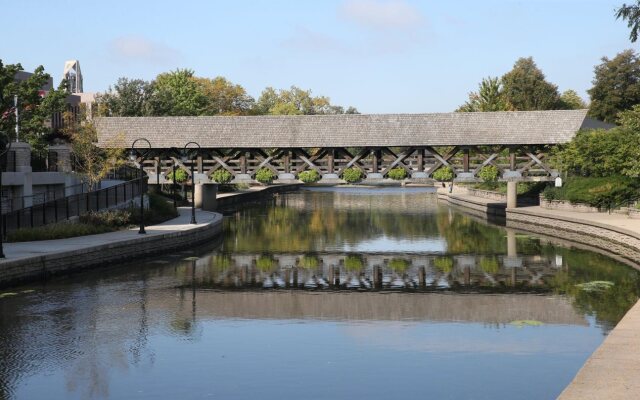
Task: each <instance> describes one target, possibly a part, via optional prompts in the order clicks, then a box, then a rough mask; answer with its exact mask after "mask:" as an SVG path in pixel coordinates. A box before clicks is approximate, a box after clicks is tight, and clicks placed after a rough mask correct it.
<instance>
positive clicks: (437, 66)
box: [0, 0, 638, 113]
mask: <svg viewBox="0 0 640 400" xmlns="http://www.w3.org/2000/svg"><path fill="white" fill-rule="evenodd" d="M623 2H624V0H526V1H516V0H482V1H478V0H457V1H435V0H430V1H414V0H323V1H308V0H297V1H290V0H269V1H257V0H254V1H249V0H235V1H214V0H210V1H204V0H200V1H198V0H180V1H164V0H156V1H146V0H129V1H121V0H109V1H100V2H97V1H87V2H79V1H67V0H56V1H51V0H24V1H10V0H0V3H6V4H4V5H3V6H2V8H1V9H2V16H1V17H0V18H1V19H2V25H3V28H2V30H3V32H4V33H5V35H4V39H3V40H2V41H0V59H2V60H3V62H4V63H16V62H20V63H22V65H23V67H24V68H25V69H26V70H32V69H33V68H35V67H36V66H38V65H40V64H42V65H44V67H45V68H46V70H47V72H49V73H51V74H52V75H53V76H54V79H55V80H56V83H57V82H58V81H59V79H60V75H61V73H62V68H63V66H64V61H65V60H67V59H78V60H80V65H81V68H82V72H83V75H84V89H85V91H103V90H105V89H106V88H107V87H108V86H109V85H111V84H113V83H114V82H115V81H116V79H117V78H118V77H121V76H126V77H130V78H144V79H152V78H153V77H155V76H156V75H157V74H158V73H160V72H163V71H168V70H172V69H175V68H191V69H193V70H195V72H196V74H197V75H199V76H207V77H215V76H218V75H222V76H225V77H227V78H228V79H230V80H231V81H233V82H234V83H239V84H241V85H243V86H244V87H245V88H246V89H247V91H248V92H249V94H251V95H252V96H254V97H258V96H259V94H260V92H261V91H262V89H264V88H265V87H266V86H273V87H275V88H288V87H289V86H291V85H296V86H298V87H301V88H304V89H312V90H313V93H314V94H315V95H326V96H329V97H331V100H332V102H333V103H335V104H339V105H344V106H349V105H353V106H355V107H357V108H358V109H359V110H360V111H361V112H363V113H385V112H388V113H400V112H406V113H420V112H446V111H452V110H454V109H455V108H456V107H457V106H458V105H460V104H462V103H463V102H464V101H465V100H466V98H467V93H468V92H469V91H471V90H475V89H476V87H477V85H478V82H479V81H480V80H481V79H482V78H483V77H486V76H499V75H502V74H503V73H505V72H507V71H508V70H509V69H511V67H512V65H513V63H514V62H515V60H516V59H517V58H519V57H527V56H533V58H534V60H535V61H536V62H537V64H538V66H539V67H540V68H541V69H542V70H543V71H544V73H545V74H546V76H547V79H549V80H550V81H551V82H553V83H555V84H556V85H558V86H559V89H560V90H561V91H563V90H566V89H574V90H576V91H578V93H579V94H580V95H581V96H582V97H584V98H585V99H587V98H588V96H587V94H586V90H587V89H588V88H590V87H591V80H592V79H593V67H594V65H596V64H598V63H599V62H600V58H601V57H603V56H608V57H613V56H615V55H616V53H618V52H620V51H622V50H624V49H626V48H636V49H637V47H638V45H637V44H631V43H630V42H629V40H628V29H627V27H626V24H625V23H624V22H622V21H616V20H615V18H614V16H613V13H614V11H613V10H614V9H615V8H617V7H619V6H620V4H622V3H623ZM627 2H628V1H627ZM11 34H15V39H16V40H13V38H10V36H11Z"/></svg>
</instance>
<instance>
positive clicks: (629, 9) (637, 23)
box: [615, 0, 640, 43]
mask: <svg viewBox="0 0 640 400" xmlns="http://www.w3.org/2000/svg"><path fill="white" fill-rule="evenodd" d="M615 15H616V19H620V18H622V20H623V21H627V26H628V27H629V29H631V32H630V33H629V40H631V42H632V43H635V41H636V40H638V31H639V30H640V0H636V4H629V5H627V4H626V3H624V4H622V7H620V8H618V9H617V10H616V14H615Z"/></svg>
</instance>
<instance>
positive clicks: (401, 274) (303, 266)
mask: <svg viewBox="0 0 640 400" xmlns="http://www.w3.org/2000/svg"><path fill="white" fill-rule="evenodd" d="M197 265H198V266H197V267H196V270H197V271H198V273H197V275H196V276H195V277H194V279H195V282H196V284H197V285H198V287H201V288H220V289H259V288H260V289H306V290H360V291H380V290H382V291H387V290H412V291H420V290H423V291H438V290H454V291H455V290H460V291H482V292H510V291H517V292H536V293H540V292H548V291H549V290H550V288H549V286H548V285H547V283H546V282H547V280H548V279H550V278H552V277H553V276H555V275H556V274H557V273H558V270H560V269H562V268H563V265H562V257H561V256H555V255H544V256H543V255H525V256H516V255H512V254H506V255H505V254H497V255H441V254H421V253H413V254H411V253H367V254H362V253H343V252H323V253H275V254H263V253H255V254H227V253H223V252H220V253H215V254H211V255H208V256H205V257H203V258H201V259H199V260H198V261H197Z"/></svg>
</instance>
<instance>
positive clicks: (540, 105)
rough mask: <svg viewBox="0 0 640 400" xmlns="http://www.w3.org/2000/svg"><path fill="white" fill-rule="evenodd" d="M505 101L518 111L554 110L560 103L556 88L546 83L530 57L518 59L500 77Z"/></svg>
mask: <svg viewBox="0 0 640 400" xmlns="http://www.w3.org/2000/svg"><path fill="white" fill-rule="evenodd" d="M502 84H503V86H504V95H505V98H506V100H507V101H508V102H509V103H510V104H511V105H512V106H513V108H514V109H515V110H518V111H534V110H555V109H557V108H558V106H559V103H560V95H559V94H558V87H557V86H556V85H554V84H552V83H549V82H547V80H546V78H545V76H544V74H543V73H542V71H541V70H540V69H539V68H538V66H537V65H536V63H535V62H534V61H533V58H532V57H529V58H520V59H518V61H516V63H515V64H514V66H513V69H512V70H511V71H509V72H507V73H506V74H505V75H504V76H503V77H502Z"/></svg>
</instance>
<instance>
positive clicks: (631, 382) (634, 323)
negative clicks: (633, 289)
mask: <svg viewBox="0 0 640 400" xmlns="http://www.w3.org/2000/svg"><path fill="white" fill-rule="evenodd" d="M439 192H440V193H446V192H445V191H439ZM453 194H454V196H455V197H458V198H462V199H466V200H470V201H474V202H476V203H478V202H480V203H484V204H495V203H496V200H490V199H484V198H480V197H475V196H470V195H467V194H464V193H462V191H457V192H454V193H453ZM518 210H526V211H528V212H533V213H536V214H540V215H544V216H549V217H553V218H559V219H566V220H570V221H572V222H584V223H586V224H594V223H595V224H598V225H601V226H607V227H609V228H611V229H613V230H619V231H621V230H624V231H627V232H628V233H631V234H634V235H638V236H640V219H633V218H629V217H628V216H626V215H624V214H615V213H613V214H608V213H591V212H575V211H565V210H549V209H546V208H542V207H539V206H531V207H518ZM638 251H639V252H640V249H638ZM559 399H561V400H591V399H593V400H596V399H597V400H602V399H607V400H610V399H620V400H622V399H625V400H627V399H640V301H638V302H637V303H636V304H635V305H634V306H633V307H632V308H631V310H629V311H628V312H627V314H626V315H625V316H624V318H623V319H622V321H620V322H619V323H618V325H617V326H616V327H615V328H614V329H613V330H612V331H611V332H610V333H609V335H608V336H607V338H606V339H605V340H604V342H603V343H602V345H600V347H598V349H596V351H595V352H594V353H593V354H592V355H591V357H589V359H588V360H587V362H586V363H585V364H584V365H583V366H582V368H581V369H580V371H579V372H578V374H577V375H576V377H575V378H574V379H573V381H572V382H571V383H570V384H569V386H567V387H566V388H565V390H564V391H563V392H562V394H561V395H560V397H559Z"/></svg>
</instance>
